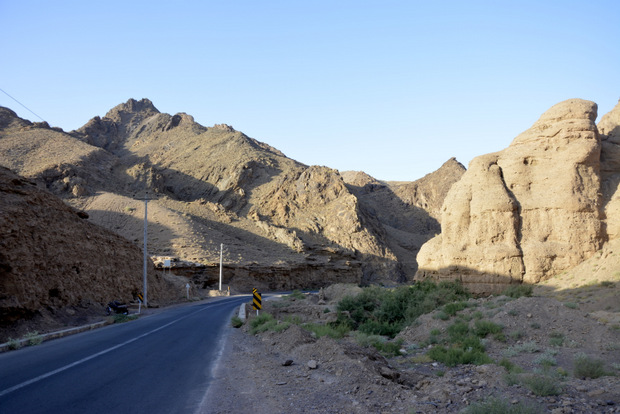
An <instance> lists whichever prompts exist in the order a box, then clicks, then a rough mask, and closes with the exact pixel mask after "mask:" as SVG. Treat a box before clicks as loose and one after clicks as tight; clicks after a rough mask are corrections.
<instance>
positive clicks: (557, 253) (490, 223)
mask: <svg viewBox="0 0 620 414" xmlns="http://www.w3.org/2000/svg"><path fill="white" fill-rule="evenodd" d="M596 117H597V106H596V104H595V103H593V102H589V101H584V100H579V99H573V100H568V101H565V102H562V103H559V104H557V105H555V106H554V107H552V108H551V109H549V110H548V111H547V112H545V113H544V114H543V115H542V116H541V118H540V119H539V120H538V121H537V122H536V123H535V124H534V125H533V126H532V127H531V128H530V129H528V130H527V131H525V132H523V133H522V134H521V135H519V136H518V137H516V138H515V139H514V141H513V142H512V143H511V145H510V146H509V147H508V148H506V149H505V150H503V151H500V152H497V153H493V154H487V155H483V156H480V157H477V158H475V159H474V160H473V161H472V162H471V163H470V166H469V170H468V171H467V172H466V173H465V174H464V175H463V177H462V179H461V180H460V181H459V182H458V183H457V184H456V185H454V186H453V187H452V188H451V189H450V191H449V192H448V194H447V196H446V198H445V201H444V204H443V207H442V210H441V226H442V232H441V234H440V235H438V236H436V237H435V238H433V239H432V240H430V241H429V242H427V243H426V244H425V245H424V246H423V247H422V249H421V251H420V253H419V254H418V257H417V259H418V264H419V270H418V274H417V275H418V277H420V278H425V277H432V278H437V279H442V278H450V279H454V278H456V279H461V280H462V281H463V282H465V283H467V284H469V285H470V286H471V287H472V288H473V289H474V290H477V291H479V292H493V291H497V290H500V289H502V285H504V284H506V283H521V282H528V283H538V282H540V281H544V280H546V279H549V278H551V277H553V276H555V275H558V274H560V273H562V272H564V271H566V270H569V269H571V268H573V267H575V266H576V265H578V264H579V263H581V262H583V261H584V260H586V259H588V258H590V257H592V256H593V255H594V253H595V252H597V251H598V250H599V249H600V248H601V247H602V246H603V245H604V244H605V243H606V242H608V241H609V240H613V239H615V238H617V237H618V231H619V228H620V226H619V223H620V208H618V207H620V204H618V203H619V202H620V201H619V200H620V198H619V197H620V195H619V192H618V190H617V188H618V183H619V182H620V164H619V163H620V145H619V144H620V135H619V133H618V131H619V130H620V127H619V125H620V123H619V120H620V104H619V105H618V106H616V108H614V109H613V110H612V111H611V113H609V114H607V115H605V116H604V117H603V118H602V119H601V122H600V124H599V125H598V128H597V125H596V124H595V123H594V122H595V119H596Z"/></svg>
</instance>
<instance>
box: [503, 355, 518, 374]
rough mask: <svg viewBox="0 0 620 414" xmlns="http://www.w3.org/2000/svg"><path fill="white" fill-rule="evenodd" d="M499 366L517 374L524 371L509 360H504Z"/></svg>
mask: <svg viewBox="0 0 620 414" xmlns="http://www.w3.org/2000/svg"><path fill="white" fill-rule="evenodd" d="M497 364H498V365H499V366H500V367H504V369H506V371H508V372H512V373H516V374H519V373H521V372H523V370H522V369H521V368H520V367H519V366H518V365H515V364H514V363H513V362H512V361H511V360H509V359H507V358H502V359H501V360H500V361H499V362H498V363H497Z"/></svg>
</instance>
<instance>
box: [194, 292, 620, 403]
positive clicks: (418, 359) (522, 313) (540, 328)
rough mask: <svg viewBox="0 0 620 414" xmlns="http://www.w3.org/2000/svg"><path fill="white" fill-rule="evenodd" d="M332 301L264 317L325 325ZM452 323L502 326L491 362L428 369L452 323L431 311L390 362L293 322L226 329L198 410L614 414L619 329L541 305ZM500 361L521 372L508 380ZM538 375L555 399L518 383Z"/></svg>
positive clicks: (488, 302) (484, 308)
mask: <svg viewBox="0 0 620 414" xmlns="http://www.w3.org/2000/svg"><path fill="white" fill-rule="evenodd" d="M615 289H618V287H617V286H616V287H615ZM335 303H336V299H334V300H332V301H331V302H329V301H328V302H326V303H323V302H319V298H318V297H317V296H316V295H307V296H306V299H303V300H295V301H291V300H290V298H288V299H286V298H285V299H283V300H280V301H269V302H266V303H265V305H264V309H263V311H264V312H268V313H270V314H272V315H274V317H275V318H276V319H278V320H281V321H283V320H285V319H287V318H291V317H296V318H297V321H301V323H305V322H316V323H326V322H328V321H329V320H330V318H333V315H334V314H335V312H333V310H334V309H335ZM248 307H249V306H248ZM326 308H327V309H330V310H331V311H330V312H326V311H325V309H326ZM251 317H252V315H251V314H250V318H251ZM455 318H460V320H470V321H474V320H476V319H477V318H478V319H479V318H484V319H486V320H490V321H492V322H494V323H497V324H501V325H502V326H504V330H503V332H504V334H505V339H504V340H501V341H498V340H494V339H487V340H485V345H486V349H487V354H488V355H489V356H490V357H491V358H492V359H493V361H494V362H493V363H490V364H486V365H459V366H456V367H447V366H444V365H443V364H441V363H437V362H433V361H430V360H429V359H428V357H426V356H425V353H426V351H427V350H428V346H429V345H427V343H428V340H429V336H430V335H431V333H433V334H434V335H439V336H441V335H442V334H443V332H445V330H446V328H447V326H449V325H450V324H452V323H454V321H455V319H454V318H451V319H448V320H442V319H441V318H438V314H437V312H434V313H431V314H427V315H424V316H422V317H421V318H419V323H418V324H416V326H411V327H409V328H407V329H405V330H404V331H403V332H401V334H400V337H401V338H402V339H403V341H404V343H403V345H402V347H403V350H404V351H405V352H404V353H403V354H402V355H400V356H397V357H390V358H386V357H384V356H382V355H381V354H379V353H378V352H377V351H376V350H375V349H374V348H373V347H363V346H360V345H358V343H357V342H356V341H355V339H354V338H353V337H350V336H349V337H345V338H343V339H340V340H334V339H331V338H329V337H321V338H318V339H317V338H316V337H314V336H313V335H312V334H311V333H309V332H308V331H306V330H305V329H303V328H301V327H300V325H296V324H291V325H290V326H289V327H288V328H287V329H285V330H283V331H282V332H279V333H277V332H274V331H268V332H264V333H260V334H257V335H250V334H249V332H248V323H246V324H245V325H244V326H243V327H241V328H239V329H234V328H232V327H230V328H229V332H228V335H227V338H226V345H225V348H224V351H223V353H222V357H221V359H220V363H219V365H218V367H217V368H216V370H215V372H214V380H213V382H212V385H211V387H210V388H209V390H208V393H207V394H206V396H205V399H204V404H203V407H202V408H201V409H200V410H199V412H201V413H214V414H215V413H218V414H219V413H221V414H223V413H245V412H247V413H257V414H261V413H265V414H266V413H270V414H271V413H401V412H406V413H458V412H461V411H462V410H464V409H466V408H467V407H468V406H469V405H471V404H473V403H477V402H478V403H479V402H482V401H489V399H490V398H497V399H499V400H502V401H504V402H506V403H507V404H509V405H511V406H514V407H530V408H532V409H533V410H535V411H534V412H543V413H546V412H550V413H554V414H560V413H611V412H620V377H619V376H618V375H619V374H620V329H619V328H620V327H618V325H616V324H610V323H604V322H601V321H600V320H597V319H595V318H593V317H592V316H591V315H590V314H588V313H585V312H584V311H581V310H579V309H575V308H574V307H568V306H566V305H564V304H562V303H560V302H558V301H556V300H554V299H550V298H545V297H531V298H519V299H516V300H515V299H511V298H507V297H504V296H499V297H491V298H484V299H471V300H470V306H469V307H468V308H466V309H464V310H463V311H461V312H459V313H458V314H457V316H456V317H455ZM289 320H290V319H289ZM578 354H584V355H587V356H589V357H591V358H596V359H599V360H601V361H602V362H603V364H604V368H605V370H607V372H608V373H610V374H612V375H607V376H602V377H600V378H597V379H584V378H576V377H575V376H574V375H573V371H574V361H575V357H576V355H578ZM501 360H504V362H506V361H509V362H510V363H512V364H514V365H516V366H518V367H520V369H521V373H520V374H514V375H513V376H512V377H507V370H506V369H505V368H504V367H503V366H500V365H499V361H501ZM545 361H547V363H545ZM545 365H546V368H545ZM541 372H544V373H545V374H546V376H545V377H544V378H545V379H546V381H547V382H548V383H551V385H554V386H556V387H557V391H556V392H553V393H552V394H554V395H548V396H540V395H536V394H535V393H533V392H532V391H531V390H530V388H528V387H527V386H526V385H524V380H525V379H526V378H538V375H539V374H540V373H541ZM510 378H513V379H514V378H520V379H521V380H522V381H510Z"/></svg>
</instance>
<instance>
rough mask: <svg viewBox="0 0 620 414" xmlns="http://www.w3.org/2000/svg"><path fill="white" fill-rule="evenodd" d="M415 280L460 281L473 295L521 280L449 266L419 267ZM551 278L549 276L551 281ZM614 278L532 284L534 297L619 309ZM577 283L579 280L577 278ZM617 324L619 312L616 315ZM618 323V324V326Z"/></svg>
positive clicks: (583, 306)
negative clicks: (556, 284) (564, 284)
mask: <svg viewBox="0 0 620 414" xmlns="http://www.w3.org/2000/svg"><path fill="white" fill-rule="evenodd" d="M419 273H420V274H419V275H418V277H417V278H416V280H418V281H419V280H425V279H429V280H433V281H436V282H442V281H454V280H456V281H459V282H461V283H462V284H463V286H464V287H465V288H466V289H467V290H468V291H470V292H471V293H472V294H474V295H476V296H487V295H497V294H501V293H503V292H504V291H505V290H506V289H508V288H513V287H518V286H519V285H521V283H520V282H519V281H517V280H515V279H512V278H510V277H509V276H506V275H500V274H491V273H485V272H480V271H477V270H475V269H471V268H463V267H456V266H455V267H449V268H443V269H440V270H439V271H427V270H424V269H421V270H420V272H419ZM555 277H559V276H555ZM552 279H553V277H552V278H551V280H552ZM617 279H618V280H613V281H602V282H596V281H595V282H590V283H586V284H584V285H579V286H574V287H570V288H558V287H554V286H548V285H541V284H534V285H530V286H532V287H533V289H534V296H543V297H549V298H552V299H555V300H557V301H559V302H561V303H563V304H564V305H565V306H567V307H568V308H571V309H579V310H582V311H584V312H589V313H590V312H597V311H606V312H620V300H618V299H619V298H620V278H617ZM576 282H578V281H576ZM616 318H617V319H618V320H617V323H619V324H620V314H618V315H617V316H616ZM619 326H620V325H619Z"/></svg>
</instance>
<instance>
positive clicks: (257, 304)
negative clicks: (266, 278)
mask: <svg viewBox="0 0 620 414" xmlns="http://www.w3.org/2000/svg"><path fill="white" fill-rule="evenodd" d="M252 308H253V309H256V310H259V309H262V308H263V305H262V303H261V295H260V293H258V290H256V288H254V289H252Z"/></svg>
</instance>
